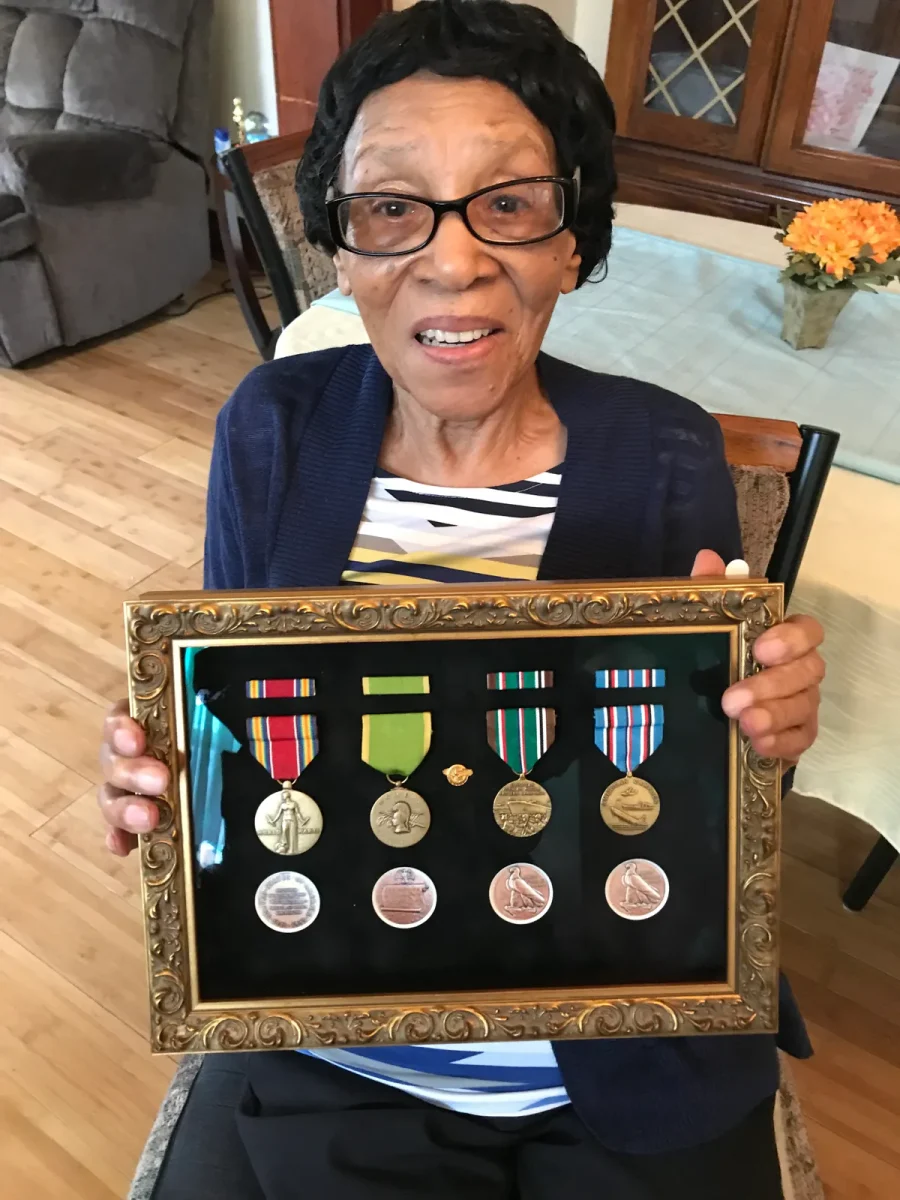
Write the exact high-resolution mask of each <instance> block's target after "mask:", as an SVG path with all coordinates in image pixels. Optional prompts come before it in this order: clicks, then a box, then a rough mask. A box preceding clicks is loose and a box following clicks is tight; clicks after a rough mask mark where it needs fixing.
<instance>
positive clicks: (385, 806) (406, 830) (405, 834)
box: [369, 783, 431, 846]
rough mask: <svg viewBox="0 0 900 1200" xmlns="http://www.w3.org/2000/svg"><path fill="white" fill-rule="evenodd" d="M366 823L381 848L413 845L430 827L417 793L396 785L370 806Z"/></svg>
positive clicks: (425, 807) (427, 810)
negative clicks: (382, 845)
mask: <svg viewBox="0 0 900 1200" xmlns="http://www.w3.org/2000/svg"><path fill="white" fill-rule="evenodd" d="M369 821H370V823H371V825H372V832H373V833H374V834H375V836H376V837H377V838H378V840H379V842H384V844H385V846H414V845H415V844H416V842H421V840H422V838H423V837H424V836H425V834H426V833H427V832H428V830H429V828H430V827H431V811H430V810H429V808H428V805H427V804H426V803H425V801H424V800H423V799H422V797H421V796H420V795H419V793H418V792H413V791H410V789H409V788H405V787H403V785H402V784H400V783H396V784H394V786H393V787H392V788H391V790H390V791H389V792H385V793H384V795H382V796H379V797H378V799H377V800H376V801H375V803H374V804H373V805H372V812H371V815H370V817H369Z"/></svg>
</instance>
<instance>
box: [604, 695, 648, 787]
mask: <svg viewBox="0 0 900 1200" xmlns="http://www.w3.org/2000/svg"><path fill="white" fill-rule="evenodd" d="M662 739H663V706H662V705H661V704H629V705H626V706H623V707H619V708H595V709H594V742H595V743H596V745H597V747H598V748H599V749H600V750H602V751H603V753H604V754H605V755H606V756H607V758H609V759H611V760H612V762H613V763H614V764H615V765H616V766H617V767H618V768H619V770H620V771H624V772H626V773H627V774H628V775H630V774H631V773H632V771H634V770H635V769H636V768H637V767H639V766H640V765H641V763H643V762H646V760H647V759H648V758H649V757H650V755H651V754H652V753H653V751H654V750H658V749H659V747H660V745H661V744H662Z"/></svg>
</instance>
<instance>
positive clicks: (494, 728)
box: [487, 708, 556, 837]
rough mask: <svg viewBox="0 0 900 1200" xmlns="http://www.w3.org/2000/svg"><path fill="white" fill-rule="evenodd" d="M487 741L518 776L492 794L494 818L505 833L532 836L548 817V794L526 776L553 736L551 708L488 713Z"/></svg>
mask: <svg viewBox="0 0 900 1200" xmlns="http://www.w3.org/2000/svg"><path fill="white" fill-rule="evenodd" d="M487 735H488V741H489V742H490V744H491V747H492V749H493V750H495V751H496V753H497V754H498V755H499V756H500V757H501V758H502V759H503V761H504V762H505V763H506V765H507V766H508V767H511V768H512V769H513V771H515V773H516V775H518V779H514V780H512V782H511V783H507V784H506V785H505V786H504V787H502V788H501V789H500V791H499V792H498V793H497V795H496V796H495V797H494V820H495V821H496V822H497V824H498V825H499V826H500V828H501V829H502V830H503V832H504V833H509V834H511V835H512V836H513V837H531V836H532V835H533V834H535V833H540V831H541V830H542V829H543V828H544V826H545V825H546V824H547V822H548V821H549V820H550V810H551V802H550V796H549V794H548V793H547V792H546V791H545V790H544V788H542V787H541V785H540V784H539V783H535V782H534V780H533V779H529V778H528V775H529V773H530V772H531V771H532V770H533V769H534V766H535V764H536V763H537V761H538V759H539V758H540V757H541V755H543V754H544V753H545V752H546V751H547V750H548V749H549V748H550V746H552V744H553V739H554V737H555V736H556V711H555V710H554V709H552V708H501V709H496V710H494V711H493V712H489V713H488V714H487Z"/></svg>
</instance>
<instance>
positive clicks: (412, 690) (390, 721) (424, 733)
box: [362, 675, 431, 778]
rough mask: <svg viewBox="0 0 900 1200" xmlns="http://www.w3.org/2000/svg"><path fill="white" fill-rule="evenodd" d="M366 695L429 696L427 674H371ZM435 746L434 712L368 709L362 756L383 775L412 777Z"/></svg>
mask: <svg viewBox="0 0 900 1200" xmlns="http://www.w3.org/2000/svg"><path fill="white" fill-rule="evenodd" d="M362 685H363V693H364V694H365V695H366V696H409V695H414V696H427V695H428V694H429V692H430V691H431V681H430V680H429V678H428V676H427V675H370V676H366V677H365V678H364V679H363V681H362ZM430 748H431V713H430V712H408V713H364V714H363V719H362V760H363V762H364V763H366V764H367V765H368V766H370V767H373V768H374V769H375V770H376V771H378V772H379V773H380V774H382V775H388V776H391V775H399V776H402V777H403V778H408V777H409V776H410V775H412V773H413V771H415V769H416V767H418V766H419V764H420V763H421V762H422V760H423V759H424V757H425V755H426V754H427V753H428V751H429V750H430Z"/></svg>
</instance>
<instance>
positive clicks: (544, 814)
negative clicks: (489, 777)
mask: <svg viewBox="0 0 900 1200" xmlns="http://www.w3.org/2000/svg"><path fill="white" fill-rule="evenodd" d="M552 807H553V806H552V802H551V800H550V795H549V793H548V792H546V791H545V790H544V788H542V787H541V785H540V784H539V783H535V782H534V780H533V779H528V778H526V777H525V776H524V775H523V776H521V777H520V778H519V779H514V780H513V781H512V782H511V783H507V784H506V785H505V786H504V787H502V788H501V789H500V791H499V792H498V793H497V795H496V796H495V797H494V820H495V821H496V822H497V824H498V825H499V826H500V828H501V829H502V830H503V832H504V833H508V834H510V835H511V836H512V837H533V836H534V834H536V833H540V832H541V830H542V829H543V828H544V827H545V825H546V824H547V822H548V821H549V820H550V813H551V810H552Z"/></svg>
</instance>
